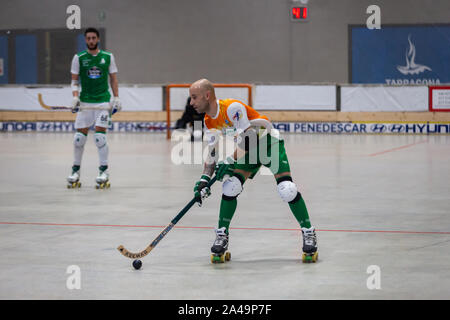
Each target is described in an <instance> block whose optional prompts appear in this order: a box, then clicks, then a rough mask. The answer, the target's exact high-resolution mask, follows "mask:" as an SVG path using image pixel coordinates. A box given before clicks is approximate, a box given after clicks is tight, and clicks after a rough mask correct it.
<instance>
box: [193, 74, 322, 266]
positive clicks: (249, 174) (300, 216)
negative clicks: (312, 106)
mask: <svg viewBox="0 0 450 320" xmlns="http://www.w3.org/2000/svg"><path fill="white" fill-rule="evenodd" d="M189 94H190V97H191V104H192V105H193V107H194V109H195V110H196V111H197V112H199V113H202V112H205V113H206V115H205V120H204V121H205V126H206V128H207V129H208V131H209V132H208V135H209V136H210V137H211V139H210V143H209V158H208V159H207V161H206V163H205V167H204V170H203V174H202V176H201V178H200V180H199V181H198V182H197V183H196V185H195V187H194V192H195V196H200V197H201V199H204V198H206V197H208V196H209V195H210V193H211V192H210V190H209V188H208V187H207V185H208V182H209V181H210V180H211V177H212V175H213V174H214V172H215V173H216V177H217V180H219V181H223V180H224V182H223V185H222V200H221V203H220V212H219V223H218V228H217V229H216V239H215V241H214V243H213V245H212V247H211V253H212V254H211V261H212V262H213V263H215V262H225V261H228V260H230V259H231V254H230V253H229V251H228V244H229V227H230V223H231V220H232V218H233V215H234V213H235V211H236V207H237V198H238V196H239V194H240V193H241V192H242V191H243V189H244V183H245V181H246V180H247V179H248V178H250V179H252V178H253V177H254V176H255V175H256V174H257V172H258V170H259V169H260V167H261V166H262V165H264V166H266V167H267V168H269V170H270V171H271V172H272V174H273V175H274V177H275V180H276V183H277V189H278V193H279V195H280V198H281V199H282V200H283V201H284V202H286V203H287V204H288V205H289V208H290V210H291V211H292V213H293V214H294V216H295V218H296V219H297V221H298V223H299V224H300V227H301V230H302V238H303V247H302V250H303V254H302V260H303V262H316V261H317V258H318V252H317V237H316V232H315V228H314V227H313V226H312V225H311V222H310V220H309V215H308V210H307V208H306V205H305V202H304V200H303V197H302V195H301V194H300V192H299V191H298V188H297V186H296V184H295V183H294V182H293V180H292V177H291V171H290V167H289V161H288V158H287V155H286V151H285V148H284V141H283V140H282V139H281V138H280V137H279V136H278V135H276V134H275V133H276V131H273V130H271V129H272V124H271V122H270V121H269V119H268V118H267V117H266V116H264V115H261V114H259V113H258V112H256V111H255V110H254V109H253V108H251V107H249V106H247V105H245V104H244V103H242V102H240V101H238V100H233V99H225V100H218V99H216V96H215V91H214V86H213V85H212V84H211V82H209V81H208V80H206V79H202V80H198V81H196V82H194V83H193V84H192V85H191V87H190V89H189ZM262 128H264V129H265V131H264V132H263V133H262V130H261V129H262ZM230 129H231V130H232V131H234V132H236V133H237V134H238V135H237V136H236V138H237V141H238V144H237V148H236V150H235V151H234V153H233V155H232V156H231V157H228V158H227V159H226V160H224V161H221V162H219V163H216V159H217V152H216V148H217V141H218V139H217V132H218V130H221V131H222V133H224V134H226V133H228V132H230ZM260 149H261V150H262V151H263V152H260ZM261 155H267V157H263V156H261Z"/></svg>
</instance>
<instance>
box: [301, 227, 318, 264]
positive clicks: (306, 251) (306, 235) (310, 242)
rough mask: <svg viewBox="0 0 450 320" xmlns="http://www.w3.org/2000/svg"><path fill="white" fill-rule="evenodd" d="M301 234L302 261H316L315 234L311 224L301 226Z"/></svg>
mask: <svg viewBox="0 0 450 320" xmlns="http://www.w3.org/2000/svg"><path fill="white" fill-rule="evenodd" d="M302 235H303V248H302V249H303V254H302V261H303V262H306V263H308V262H316V261H317V259H318V256H319V253H318V252H317V236H316V229H315V228H314V227H313V226H311V228H309V229H307V228H302Z"/></svg>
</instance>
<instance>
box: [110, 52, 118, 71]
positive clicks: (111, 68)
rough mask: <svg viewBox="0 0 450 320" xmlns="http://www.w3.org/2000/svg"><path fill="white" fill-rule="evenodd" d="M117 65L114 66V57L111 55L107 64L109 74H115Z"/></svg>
mask: <svg viewBox="0 0 450 320" xmlns="http://www.w3.org/2000/svg"><path fill="white" fill-rule="evenodd" d="M116 72H118V70H117V65H116V59H114V55H113V54H112V53H111V63H110V64H109V73H116Z"/></svg>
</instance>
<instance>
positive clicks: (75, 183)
mask: <svg viewBox="0 0 450 320" xmlns="http://www.w3.org/2000/svg"><path fill="white" fill-rule="evenodd" d="M80 187H81V182H80V166H73V167H72V174H71V175H70V176H68V177H67V188H68V189H74V188H80Z"/></svg>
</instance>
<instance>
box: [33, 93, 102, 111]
mask: <svg viewBox="0 0 450 320" xmlns="http://www.w3.org/2000/svg"><path fill="white" fill-rule="evenodd" d="M38 100H39V104H40V105H41V107H42V108H44V109H47V110H70V111H71V110H72V107H68V106H49V105H47V104H45V102H44V100H43V99H42V94H41V93H38ZM110 109H111V108H110V107H86V106H82V107H80V110H110Z"/></svg>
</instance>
